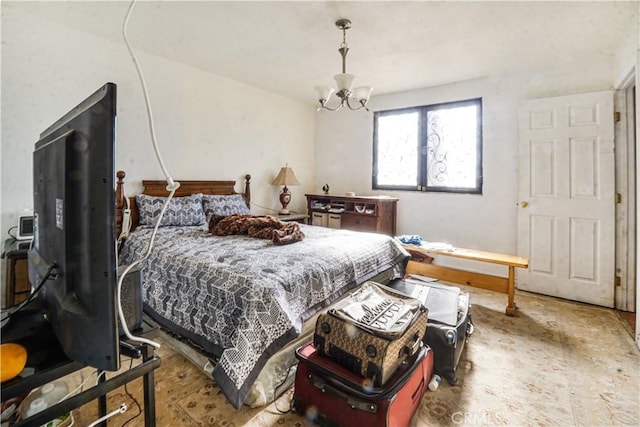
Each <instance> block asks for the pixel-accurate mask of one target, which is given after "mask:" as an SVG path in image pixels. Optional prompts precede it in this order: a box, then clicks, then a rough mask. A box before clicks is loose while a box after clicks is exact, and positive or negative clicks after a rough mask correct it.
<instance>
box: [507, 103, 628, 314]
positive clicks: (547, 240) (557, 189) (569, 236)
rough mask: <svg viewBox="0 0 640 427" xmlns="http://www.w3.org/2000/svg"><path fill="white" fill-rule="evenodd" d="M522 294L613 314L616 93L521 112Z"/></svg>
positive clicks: (532, 106)
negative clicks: (598, 307) (526, 261)
mask: <svg viewBox="0 0 640 427" xmlns="http://www.w3.org/2000/svg"><path fill="white" fill-rule="evenodd" d="M519 121H520V123H519V130H520V136H519V139H520V147H519V152H520V169H519V174H520V182H519V197H520V199H519V203H518V205H519V207H518V255H521V256H528V257H529V269H528V270H520V271H519V272H518V286H517V287H518V289H522V290H526V291H531V292H537V293H541V294H545V295H552V296H556V297H561V298H567V299H571V300H575V301H582V302H587V303H591V304H597V305H602V306H606V307H613V304H614V275H615V195H614V193H615V169H614V148H613V147H614V145H613V92H598V93H587V94H580V95H571V96H563V97H557V98H547V99H537V100H532V101H527V102H526V103H524V104H523V105H522V106H521V108H520V111H519Z"/></svg>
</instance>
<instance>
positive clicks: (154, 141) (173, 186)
mask: <svg viewBox="0 0 640 427" xmlns="http://www.w3.org/2000/svg"><path fill="white" fill-rule="evenodd" d="M135 4H136V0H132V1H131V4H130V5H129V9H128V10H127V15H126V16H125V19H124V22H123V24H122V36H123V38H124V43H125V45H126V46H127V50H128V51H129V55H130V56H131V60H132V61H133V64H134V65H135V67H136V71H137V73H138V78H139V80H140V85H141V86H142V93H143V95H144V101H145V107H146V109H147V118H148V122H149V131H150V132H151V142H152V145H153V149H154V151H155V153H156V157H157V159H158V163H159V164H160V168H161V169H162V172H163V173H164V175H165V178H166V180H167V191H169V196H168V197H167V200H166V201H165V203H164V206H163V207H162V211H161V212H160V216H159V217H158V220H157V221H156V225H155V227H154V228H153V233H152V234H151V239H150V240H149V245H148V246H147V252H146V254H145V255H144V256H143V257H142V258H141V259H139V260H137V261H134V262H133V263H132V264H131V265H129V266H128V267H127V268H125V270H124V272H123V273H122V274H121V275H120V278H119V279H118V291H117V298H118V315H119V316H120V323H121V325H122V330H123V332H124V333H125V335H126V336H127V338H129V339H130V340H132V341H137V342H142V343H145V344H149V345H151V346H153V347H155V348H156V349H157V348H160V344H158V343H157V342H155V341H151V340H149V339H146V338H142V337H135V336H133V335H131V332H129V328H128V327H127V322H126V321H125V318H124V312H123V311H122V304H121V302H120V295H121V289H122V282H123V280H124V278H125V276H126V275H127V274H129V271H131V269H133V267H135V266H136V265H138V264H140V263H142V262H143V261H145V260H146V259H147V258H148V257H149V255H150V254H151V250H152V248H153V243H154V241H155V237H156V233H157V232H158V227H159V226H160V222H161V221H162V217H163V216H164V213H165V211H166V210H167V207H168V206H169V202H170V201H171V199H172V198H173V195H174V194H175V192H176V190H177V189H178V188H179V187H180V183H179V182H174V181H173V179H172V178H171V176H170V175H169V172H168V171H167V168H166V167H165V165H164V162H163V161H162V156H161V155H160V150H159V148H158V142H157V139H156V131H155V125H154V122H153V114H152V111H151V101H150V100H149V92H148V90H147V84H146V82H145V80H144V75H143V74H142V68H141V67H140V65H139V64H138V59H137V58H136V55H135V52H134V51H133V49H132V48H131V44H129V39H128V37H127V27H128V25H129V18H130V17H131V12H133V8H134V6H135Z"/></svg>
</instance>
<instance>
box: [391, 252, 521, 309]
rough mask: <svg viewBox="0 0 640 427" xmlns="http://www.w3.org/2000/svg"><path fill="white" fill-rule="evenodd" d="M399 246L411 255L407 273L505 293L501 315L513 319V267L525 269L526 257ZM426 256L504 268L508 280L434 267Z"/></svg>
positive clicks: (514, 307)
mask: <svg viewBox="0 0 640 427" xmlns="http://www.w3.org/2000/svg"><path fill="white" fill-rule="evenodd" d="M403 246H404V248H405V249H406V250H407V251H408V252H409V253H410V254H411V260H410V261H409V264H408V266H407V273H410V274H411V273H413V274H420V275H423V276H428V277H433V278H434V279H440V280H445V281H447V282H453V283H459V284H463V285H469V286H474V287H477V288H482V289H488V290H490V291H496V292H501V293H503V294H507V296H508V297H507V298H508V302H507V308H506V309H505V313H506V314H507V315H508V316H513V315H514V314H515V312H516V308H517V307H516V303H515V295H514V290H515V276H516V272H515V268H516V267H518V268H528V267H529V260H528V259H527V258H523V257H519V256H514V255H504V254H499V253H494V252H484V251H477V250H474V249H463V248H452V249H451V250H442V249H429V248H428V247H426V246H415V245H403ZM430 254H431V255H443V256H450V257H455V258H462V259H469V260H473V261H480V262H488V263H492V264H502V265H506V266H508V267H509V277H508V278H505V277H499V276H492V275H488V274H482V273H474V272H470V271H463V270H457V269H454V268H450V267H442V266H438V265H434V264H431V261H432V260H433V258H432V257H430V256H429V255H430Z"/></svg>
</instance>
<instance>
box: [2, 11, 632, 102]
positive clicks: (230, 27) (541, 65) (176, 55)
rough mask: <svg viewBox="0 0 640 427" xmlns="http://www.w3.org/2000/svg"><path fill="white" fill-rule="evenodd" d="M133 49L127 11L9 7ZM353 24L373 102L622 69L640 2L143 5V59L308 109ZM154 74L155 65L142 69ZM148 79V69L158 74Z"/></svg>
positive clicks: (136, 38) (360, 72)
mask: <svg viewBox="0 0 640 427" xmlns="http://www.w3.org/2000/svg"><path fill="white" fill-rule="evenodd" d="M5 7H14V8H16V9H19V10H22V11H24V12H27V13H30V14H33V15H37V16H39V17H41V18H43V19H49V20H51V21H54V22H57V23H59V24H63V25H67V26H70V27H73V28H75V29H77V30H80V31H84V32H87V33H91V34H94V35H96V36H99V37H104V38H107V39H110V40H113V41H116V42H119V43H120V42H122V25H123V21H124V18H125V16H126V13H127V10H128V8H129V2H128V1H106V2H101V1H70V2H69V1H68V2H55V1H53V2H49V1H47V2H8V1H2V8H5ZM338 18H349V19H350V20H351V21H352V23H353V24H352V28H351V29H350V30H348V31H347V43H348V45H349V48H350V52H349V56H348V59H347V72H350V73H353V74H355V75H356V76H357V77H358V79H357V81H356V85H372V86H374V88H375V89H374V94H383V93H390V92H398V91H403V90H410V89H415V88H423V87H429V86H436V85H442V84H446V83H450V82H455V81H463V80H468V79H473V78H479V77H488V76H496V75H497V76H499V75H501V74H505V73H518V72H522V71H525V70H538V69H548V68H549V67H555V66H561V65H568V64H570V63H572V62H576V63H582V64H583V63H584V61H585V60H589V59H593V60H612V58H613V54H614V52H615V49H616V48H617V47H618V46H619V43H620V41H621V40H622V38H623V36H624V35H625V34H628V31H629V29H630V28H631V25H633V23H634V22H637V19H638V3H637V1H629V2H620V1H603V2H593V1H590V2H575V1H567V2H561V1H553V2H539V1H528V2H524V1H511V2H483V1H473V2H457V1H456V2H454V1H442V2H437V1H412V2H405V1H376V2H363V1H351V2H345V1H338V2H329V1H281V2H276V1H259V2H249V1H144V0H143V1H139V2H138V3H137V4H136V6H135V8H134V10H133V13H132V15H131V18H130V21H129V25H128V36H129V40H130V42H131V44H132V45H133V46H134V48H135V49H136V50H138V49H142V50H145V51H148V52H151V53H154V54H156V55H159V56H162V57H165V58H168V59H171V60H174V61H179V62H182V63H185V64H190V65H192V66H195V67H198V68H200V69H203V70H207V71H210V72H212V73H215V74H218V75H221V76H225V77H229V78H232V79H234V80H238V81H241V82H244V83H247V84H249V85H252V86H255V87H258V88H263V89H266V90H269V91H273V92H276V93H279V94H282V95H284V96H288V97H291V98H295V99H300V100H303V101H309V102H315V100H316V96H315V91H314V90H313V87H314V86H316V85H332V86H333V85H334V82H333V78H332V76H333V75H334V74H336V73H338V72H340V67H341V62H340V61H341V59H340V55H339V53H338V51H337V49H338V47H339V45H340V43H341V41H342V33H341V31H339V30H338V29H337V28H336V27H335V25H334V23H335V21H336V20H337V19H338ZM143 67H144V64H143ZM147 72H148V71H147Z"/></svg>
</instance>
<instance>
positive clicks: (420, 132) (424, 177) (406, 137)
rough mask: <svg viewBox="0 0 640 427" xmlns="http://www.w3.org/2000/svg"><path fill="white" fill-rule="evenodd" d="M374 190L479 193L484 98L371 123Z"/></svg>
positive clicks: (381, 114) (382, 115) (380, 116)
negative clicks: (372, 127)
mask: <svg viewBox="0 0 640 427" xmlns="http://www.w3.org/2000/svg"><path fill="white" fill-rule="evenodd" d="M373 126H374V129H373V188H374V189H386V190H416V191H440V192H452V193H475V194H481V193H482V99H480V98H477V99H470V100H466V101H456V102H448V103H444V104H434V105H426V106H423V107H412V108H404V109H400V110H389V111H378V112H375V113H374V118H373Z"/></svg>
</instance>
